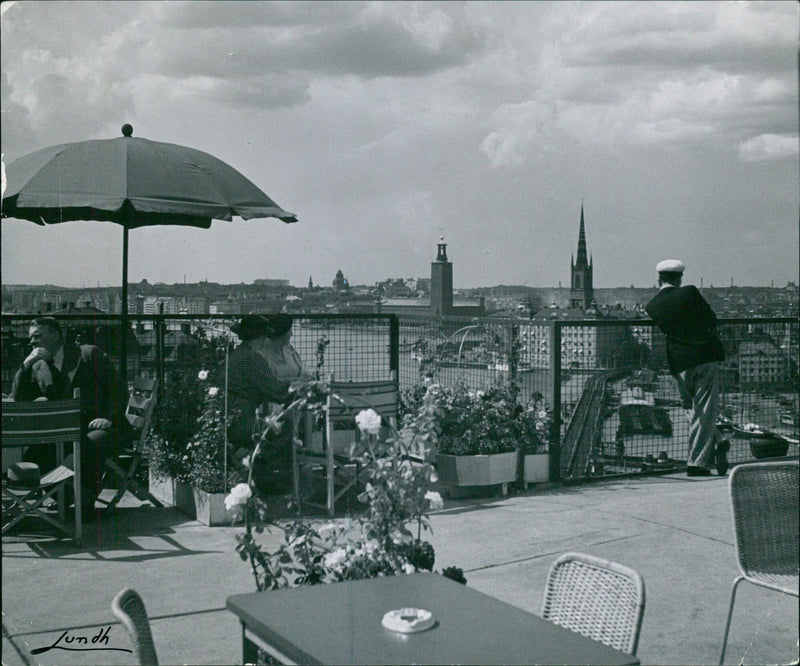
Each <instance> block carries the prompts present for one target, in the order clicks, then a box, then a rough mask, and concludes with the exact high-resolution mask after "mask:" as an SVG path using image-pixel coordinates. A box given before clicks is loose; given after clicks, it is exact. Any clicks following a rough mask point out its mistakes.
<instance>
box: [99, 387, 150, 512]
mask: <svg viewBox="0 0 800 666" xmlns="http://www.w3.org/2000/svg"><path fill="white" fill-rule="evenodd" d="M157 394H158V380H157V379H145V378H144V377H137V378H136V379H135V380H134V382H133V388H132V389H131V394H130V397H129V398H128V406H127V407H126V408H125V418H126V419H127V420H128V423H130V424H131V427H132V428H133V430H134V433H135V434H134V438H133V441H132V443H131V444H130V445H129V446H127V447H125V448H124V449H123V450H122V451H121V452H120V453H117V454H116V455H114V456H109V457H108V458H106V463H105V470H104V472H103V478H102V482H101V485H102V487H103V488H115V487H116V488H117V492H116V494H115V495H114V497H113V498H112V499H111V500H104V499H100V498H98V500H97V501H98V502H101V503H102V504H105V505H106V506H107V508H108V510H109V511H113V510H114V508H115V507H116V506H117V504H118V503H119V501H120V500H121V499H122V496H123V495H124V494H125V491H126V490H128V491H130V492H131V493H132V494H133V495H135V496H136V497H137V498H138V499H140V500H141V501H142V502H150V503H151V504H152V505H153V506H155V507H157V508H160V507H162V506H163V504H161V502H159V501H158V500H157V499H156V498H155V497H153V496H152V495H151V494H150V492H149V491H148V490H147V488H145V487H144V486H143V485H141V484H140V483H139V482H138V481H137V480H136V471H137V470H138V468H139V462H140V461H141V459H142V451H143V450H144V444H145V441H146V440H147V434H148V432H149V431H150V419H151V418H152V416H153V409H154V408H155V406H156V397H157Z"/></svg>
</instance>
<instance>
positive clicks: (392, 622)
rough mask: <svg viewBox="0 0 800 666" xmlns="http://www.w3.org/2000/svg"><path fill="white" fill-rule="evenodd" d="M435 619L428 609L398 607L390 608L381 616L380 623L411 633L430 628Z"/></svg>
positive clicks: (395, 629) (388, 627)
mask: <svg viewBox="0 0 800 666" xmlns="http://www.w3.org/2000/svg"><path fill="white" fill-rule="evenodd" d="M435 622H436V620H434V619H433V615H432V614H431V612H430V611H427V610H423V609H422V608H398V609H396V610H390V611H389V612H388V613H386V614H385V615H384V616H383V620H381V624H382V625H383V626H384V627H386V628H387V629H391V630H392V631H399V632H401V633H403V634H413V633H416V632H418V631H425V630H426V629H430V628H431V627H432V626H433V625H434V624H435Z"/></svg>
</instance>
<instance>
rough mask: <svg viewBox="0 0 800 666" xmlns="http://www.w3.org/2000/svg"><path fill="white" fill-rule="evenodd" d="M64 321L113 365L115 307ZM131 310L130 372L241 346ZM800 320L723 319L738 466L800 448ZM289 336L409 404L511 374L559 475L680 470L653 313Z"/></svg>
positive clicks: (193, 324) (9, 353)
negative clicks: (546, 431) (536, 410)
mask: <svg viewBox="0 0 800 666" xmlns="http://www.w3.org/2000/svg"><path fill="white" fill-rule="evenodd" d="M544 314H545V315H546V314H547V313H546V311H545V312H544ZM57 318H58V319H59V320H60V321H61V323H62V326H63V328H64V331H65V337H66V339H67V340H70V341H77V342H80V343H89V344H96V345H98V346H100V347H101V348H102V349H104V350H105V351H106V352H108V353H109V355H110V357H111V359H112V361H113V362H115V363H117V364H118V362H119V351H120V344H119V340H120V326H119V317H118V316H113V315H91V316H74V315H61V316H58V317H57ZM130 319H131V328H130V330H129V331H128V333H127V335H128V343H127V350H128V378H129V379H131V378H133V377H135V376H136V375H145V376H156V377H159V378H160V379H162V382H161V385H162V386H163V385H164V382H163V378H164V375H165V374H167V373H170V372H176V371H183V372H185V371H186V370H187V369H196V368H198V367H206V366H211V365H214V364H217V365H219V364H221V363H223V362H224V358H225V350H226V347H227V348H228V349H230V348H231V347H232V346H233V345H235V344H238V338H236V336H235V335H233V334H232V333H231V332H230V328H231V326H232V325H233V324H234V323H235V322H236V321H237V319H238V318H237V317H234V316H219V315H132V316H131V317H130ZM30 320H31V317H30V316H29V315H24V316H20V315H3V318H2V324H3V325H2V361H3V364H2V384H3V392H4V393H8V392H9V391H10V390H11V382H12V379H13V376H14V373H15V372H16V370H17V368H18V367H19V365H20V363H21V362H22V360H23V359H24V358H25V356H26V355H27V354H28V352H29V351H30V346H29V344H28V326H29V323H30ZM799 324H800V322H798V320H797V319H790V318H772V319H769V318H759V319H724V320H721V321H720V322H719V333H720V337H721V339H722V340H723V344H724V346H725V350H726V360H725V362H724V364H723V369H722V373H721V386H720V421H719V427H720V428H721V429H723V433H724V434H726V435H727V436H728V437H729V438H730V441H731V444H732V448H731V452H730V454H729V458H730V460H731V461H732V462H740V461H744V460H750V459H753V458H754V457H757V456H758V455H760V453H758V452H759V447H761V449H763V447H764V446H765V445H766V443H768V442H773V443H774V440H775V438H774V437H772V439H770V437H769V435H773V434H777V435H779V436H781V437H783V438H785V439H784V440H783V441H784V444H786V447H785V448H786V450H785V451H783V452H782V449H781V448H780V447H781V446H782V445H781V444H780V442H778V444H777V446H778V449H772V450H769V451H768V452H771V453H777V454H779V455H783V454H784V453H788V454H789V455H796V454H797V446H796V444H792V443H791V442H792V441H796V437H797V431H798V348H799V344H800V339H799V337H800V336H799V335H798V329H799V328H800V325H799ZM292 344H293V346H294V347H295V348H296V349H297V351H298V353H299V354H300V357H301V359H302V360H303V363H304V364H305V366H306V368H307V369H308V370H309V371H310V372H312V373H317V374H318V376H319V377H321V378H323V379H327V378H328V377H329V376H330V374H331V373H333V374H334V376H335V378H336V379H337V380H344V381H348V380H353V381H367V380H377V379H384V378H386V377H388V376H389V374H390V373H391V372H393V371H394V372H396V373H397V376H398V380H399V387H400V393H401V399H404V400H409V396H410V395H411V394H413V393H415V392H416V394H417V396H418V395H419V393H420V390H421V389H420V387H423V386H424V385H425V383H426V382H427V381H430V380H435V381H438V382H440V383H443V384H447V385H455V384H459V383H460V384H463V385H464V386H465V387H466V388H467V390H477V389H485V388H487V387H489V386H491V385H493V384H497V383H501V382H505V381H514V382H515V383H516V385H517V386H518V387H519V394H518V395H519V398H518V399H519V401H520V402H521V403H522V404H528V403H530V402H536V403H537V405H540V406H541V408H542V409H544V410H546V411H547V412H548V413H549V414H550V416H551V419H552V422H553V424H554V427H553V431H552V435H551V441H550V448H551V454H555V455H556V456H558V460H559V464H558V469H559V471H560V477H561V478H562V479H568V478H585V477H588V476H600V475H611V474H622V473H630V472H638V471H653V470H659V469H672V468H675V467H676V466H680V465H681V464H682V463H685V460H686V453H687V448H688V444H687V442H688V420H687V416H686V413H685V411H684V409H683V408H682V405H681V401H680V396H679V395H678V391H677V388H676V385H675V383H674V380H673V378H672V377H671V376H670V375H669V372H668V370H667V364H666V346H665V341H664V337H663V335H662V334H661V333H660V331H658V329H657V328H655V327H654V326H653V324H652V322H651V321H650V320H643V319H637V320H591V319H587V320H584V321H563V320H551V319H548V318H547V317H546V316H540V317H534V318H533V319H503V318H493V317H482V318H463V317H431V316H409V315H402V316H395V315H338V314H335V315H322V314H302V315H296V316H295V322H294V326H293V338H292ZM403 396H405V397H403ZM762 433H766V435H767V436H762V437H759V435H760V434H762ZM787 440H788V443H787ZM762 453H763V451H762Z"/></svg>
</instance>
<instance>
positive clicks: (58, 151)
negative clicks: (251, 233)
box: [2, 124, 297, 378]
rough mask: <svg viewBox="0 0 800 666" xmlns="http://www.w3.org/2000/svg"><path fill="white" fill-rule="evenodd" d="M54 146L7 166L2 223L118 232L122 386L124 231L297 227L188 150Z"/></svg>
mask: <svg viewBox="0 0 800 666" xmlns="http://www.w3.org/2000/svg"><path fill="white" fill-rule="evenodd" d="M122 134H123V136H122V137H119V138H116V139H104V140H94V141H80V142H77V143H68V144H63V145H59V146H51V147H50V148H44V149H42V150H38V151H36V152H34V153H30V154H28V155H25V156H24V157H20V158H19V159H17V160H15V161H14V162H12V163H11V164H9V165H8V167H7V169H6V174H5V175H6V183H5V185H6V187H5V190H4V192H3V198H2V217H4V218H5V217H10V218H18V219H23V220H30V221H31V222H35V223H36V224H42V225H44V224H58V223H60V222H68V221H70V220H97V221H100V222H114V223H116V224H120V225H122V228H123V236H122V239H123V240H122V318H121V319H122V321H121V323H122V327H123V334H122V340H121V358H120V371H121V374H122V375H123V377H125V378H127V377H126V375H127V359H126V344H125V339H126V335H125V332H126V331H127V327H128V231H129V230H130V229H136V228H138V227H146V226H152V225H162V224H165V225H170V224H175V225H183V226H192V227H200V228H202V229H208V228H209V227H210V226H211V220H231V219H233V216H234V215H236V216H238V217H241V218H243V219H245V220H248V219H251V218H261V217H275V218H278V219H279V220H282V221H283V222H287V223H288V222H297V217H296V216H295V215H294V214H293V213H289V212H287V211H285V210H283V209H282V208H281V207H280V206H278V204H276V203H275V202H274V201H273V200H272V199H270V198H269V197H268V196H267V195H266V194H264V192H262V191H261V190H260V189H259V188H258V187H256V185H254V184H253V183H252V182H251V181H250V180H248V179H247V178H245V177H244V176H243V175H242V174H241V173H239V172H238V171H236V169H234V168H233V167H231V166H230V165H228V164H226V163H225V162H223V161H222V160H219V159H217V158H216V157H213V156H212V155H209V154H208V153H204V152H202V151H199V150H195V149H193V148H187V147H186V146H178V145H175V144H171V143H161V142H157V141H149V140H147V139H140V138H138V137H137V138H134V137H133V127H131V126H130V125H128V124H125V125H123V126H122Z"/></svg>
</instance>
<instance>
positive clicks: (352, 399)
mask: <svg viewBox="0 0 800 666" xmlns="http://www.w3.org/2000/svg"><path fill="white" fill-rule="evenodd" d="M329 386H330V394H329V396H328V402H327V406H326V408H325V431H324V437H323V452H322V454H321V455H320V454H316V455H315V454H314V453H313V452H311V451H309V450H308V449H309V447H308V446H303V447H298V446H295V450H294V458H293V467H294V492H295V499H296V501H297V503H298V505H302V504H308V505H311V506H318V507H320V508H324V509H326V510H327V512H328V515H329V516H331V517H333V515H334V512H335V507H336V502H337V501H339V500H340V499H341V498H342V497H343V496H344V495H345V493H346V492H347V491H348V490H349V489H350V488H352V487H353V486H354V485H355V484H356V483H358V480H359V474H358V469H357V465H356V463H355V461H353V460H351V459H350V457H349V455H348V453H347V452H346V451H344V450H341V451H337V450H336V448H337V444H338V442H339V440H340V439H344V440H349V441H357V440H358V438H359V436H360V433H359V432H358V429H357V428H356V425H355V417H356V415H357V414H358V413H359V412H360V411H361V410H363V409H374V410H375V411H376V412H377V413H378V414H380V416H381V418H382V419H383V421H384V423H388V424H389V425H390V426H391V427H393V428H396V427H397V392H398V391H397V378H396V375H395V373H394V372H393V373H392V374H391V377H390V378H389V379H387V380H382V381H369V382H337V381H335V380H334V375H333V373H331V375H330V379H329ZM304 423H305V424H307V423H308V421H307V420H305V421H304ZM337 426H338V427H337ZM342 426H345V427H346V428H345V429H341V430H340V429H339V428H340V427H342ZM307 431H308V428H306V432H307ZM341 433H346V435H345V437H344V438H342V437H340V434H341ZM308 439H309V437H308V436H307V437H306V441H308ZM304 468H305V469H306V470H307V472H308V473H309V474H310V475H311V476H312V477H313V476H315V475H317V476H321V477H322V478H323V479H324V481H325V488H326V493H325V496H326V501H325V504H324V505H320V504H317V503H314V502H312V501H310V500H308V499H305V498H304V497H303V496H302V493H301V489H300V484H301V479H300V477H301V473H302V472H303V469H304ZM315 473H317V474H315Z"/></svg>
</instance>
